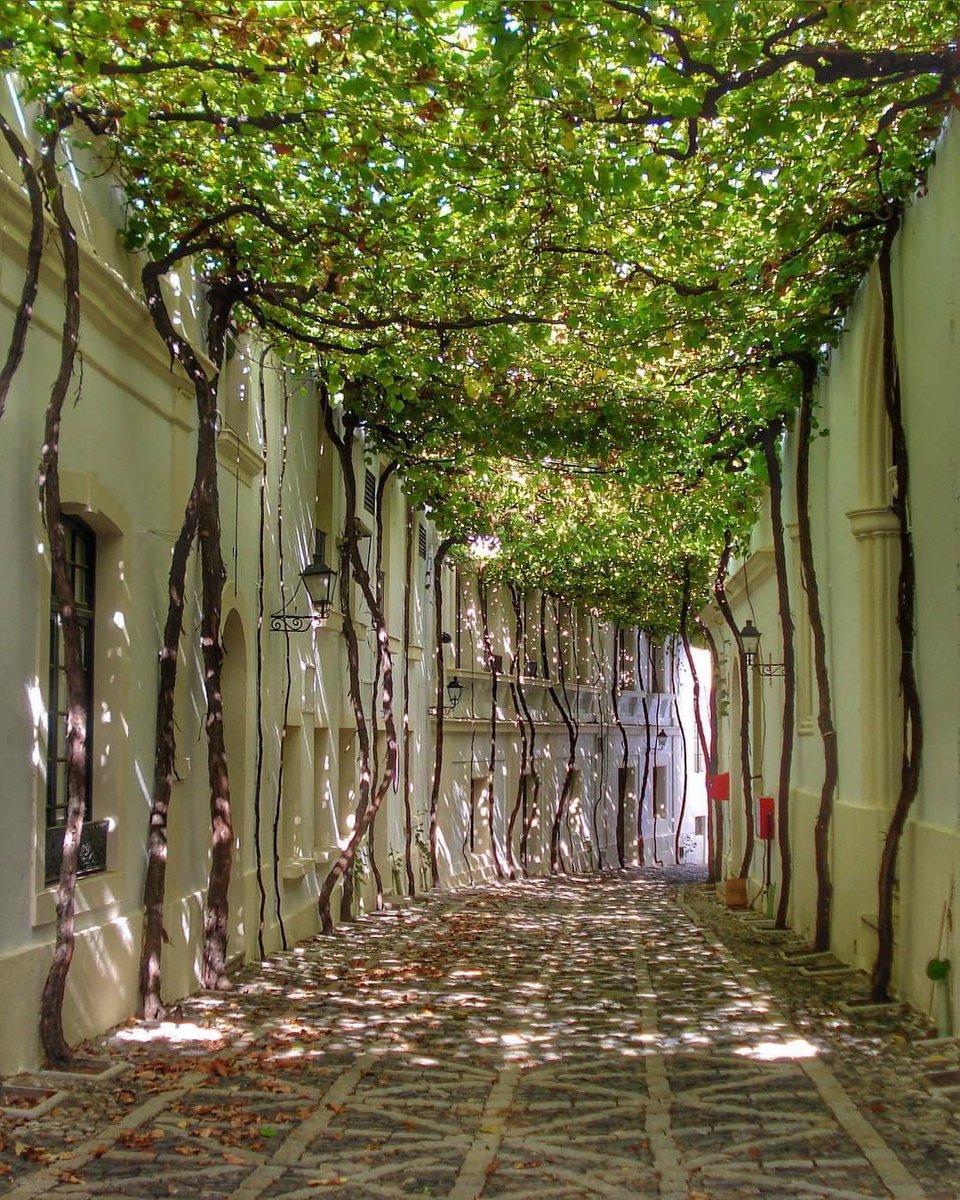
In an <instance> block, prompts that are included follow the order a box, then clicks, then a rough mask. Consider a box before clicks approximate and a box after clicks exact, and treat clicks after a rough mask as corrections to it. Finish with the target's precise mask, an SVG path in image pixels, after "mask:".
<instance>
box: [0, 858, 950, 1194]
mask: <svg viewBox="0 0 960 1200" xmlns="http://www.w3.org/2000/svg"><path fill="white" fill-rule="evenodd" d="M691 878H692V876H691V875H690V874H686V875H684V873H683V872H679V873H678V872H674V873H673V874H672V875H671V874H670V873H667V874H660V875H656V874H654V873H652V872H651V873H645V872H633V873H627V874H623V873H620V874H615V875H604V876H597V877H589V878H580V877H578V878H563V879H552V880H537V881H531V882H526V883H516V884H502V885H499V886H489V887H477V888H472V889H468V890H464V891H461V892H457V893H455V894H452V895H443V896H439V895H438V896H431V897H429V898H427V899H425V900H423V901H420V902H418V903H415V904H410V905H408V906H406V907H404V908H401V909H399V910H396V911H393V912H390V913H386V914H382V915H379V916H371V917H368V918H366V919H364V920H362V921H361V922H359V923H357V924H356V925H354V926H352V927H350V928H346V929H341V930H340V931H338V933H337V935H336V936H335V937H333V938H327V939H323V938H318V939H315V940H313V941H311V942H308V943H304V944H302V945H300V946H298V947H297V948H296V949H295V950H293V951H291V952H290V953H286V954H278V955H275V956H274V957H273V958H271V959H270V960H269V961H268V962H266V963H264V964H262V965H261V966H258V967H256V968H249V969H247V970H246V971H245V972H244V973H243V975H242V976H241V977H240V980H239V983H238V987H237V988H236V990H234V991H233V992H230V993H226V994H219V995H210V994H206V995H201V996H197V997H195V998H193V999H192V1000H190V1001H188V1002H185V1003H184V1005H183V1007H182V1013H181V1014H179V1019H178V1021H177V1022H171V1023H166V1024H162V1025H160V1026H158V1027H155V1028H145V1027H143V1026H137V1025H135V1024H130V1025H129V1026H126V1027H124V1028H121V1029H119V1030H117V1031H115V1032H114V1034H113V1035H112V1036H111V1037H109V1038H106V1039H104V1040H103V1041H102V1042H100V1043H98V1044H97V1045H95V1046H92V1047H90V1048H88V1053H90V1054H92V1055H98V1056H101V1057H107V1058H109V1059H111V1060H114V1062H115V1064H119V1063H120V1062H121V1061H123V1062H127V1063H129V1064H130V1065H129V1066H128V1067H127V1068H126V1069H125V1070H124V1071H123V1073H122V1074H115V1075H113V1076H112V1077H109V1078H97V1077H96V1076H95V1075H94V1074H89V1075H88V1076H87V1077H81V1078H79V1079H78V1078H76V1077H75V1078H73V1079H72V1080H70V1081H69V1082H68V1083H65V1084H64V1085H63V1086H64V1087H65V1088H66V1089H67V1091H68V1093H69V1094H68V1097H67V1098H66V1099H64V1100H61V1101H60V1102H59V1103H58V1104H57V1105H56V1106H55V1107H54V1108H53V1109H52V1110H51V1111H49V1112H48V1113H47V1114H46V1115H45V1116H40V1117H37V1118H34V1119H25V1118H24V1119H17V1118H10V1119H4V1120H3V1124H2V1125H0V1143H2V1149H0V1175H2V1178H0V1194H3V1195H6V1196H9V1197H16V1198H17V1200H26V1198H27V1197H36V1196H71V1197H75V1198H77V1200H85V1198H87V1197H98V1198H101V1200H110V1198H114V1197H120V1196H124V1197H159V1196H175V1195H180V1196H195V1197H211V1198H212V1197H217V1198H220V1197H224V1198H225V1197H233V1198H234V1200H274V1198H277V1200H278V1198H280V1197H289V1198H308V1197H316V1196H324V1197H332V1198H338V1200H343V1198H348V1197H349V1198H357V1197H371V1198H383V1197H385V1198H392V1197H410V1196H437V1197H450V1198H452V1200H467V1198H469V1197H478V1196H480V1195H483V1196H484V1197H497V1198H504V1200H507V1198H510V1200H520V1198H521V1197H530V1198H531V1200H534V1198H536V1200H542V1198H546V1197H551V1198H553V1200H573V1198H574V1197H609V1198H611V1200H617V1198H620V1197H645V1196H649V1197H666V1198H671V1200H680V1198H686V1200H697V1198H700V1200H702V1198H704V1197H737V1198H739V1197H747V1196H774V1197H798V1198H803V1200H814V1198H816V1197H839V1198H843V1200H866V1198H868V1197H885V1196H894V1197H898V1198H900V1200H912V1198H920V1197H929V1198H930V1200H946V1198H947V1197H951V1198H952V1197H957V1196H960V1121H958V1119H957V1117H955V1115H954V1103H953V1099H952V1098H951V1093H950V1092H949V1091H948V1090H947V1091H944V1090H938V1088H937V1086H936V1085H937V1084H938V1083H939V1084H949V1083H950V1080H951V1078H952V1076H951V1074H950V1072H951V1071H953V1072H956V1078H957V1079H960V1052H958V1049H957V1044H956V1043H955V1042H954V1041H931V1040H929V1030H927V1029H926V1028H925V1027H924V1026H923V1023H922V1022H921V1021H920V1020H919V1019H918V1018H916V1017H914V1016H911V1015H910V1014H909V1013H905V1012H902V1011H900V1010H894V1011H893V1012H892V1013H889V1014H884V1015H882V1016H878V1017H875V1016H872V1015H869V1014H864V1015H862V1016H859V1017H857V1018H852V1017H848V1016H845V1015H844V1014H843V1013H842V1012H841V1010H840V1009H839V1007H838V1005H839V1001H840V1000H842V999H843V998H844V996H845V995H852V994H856V993H857V992H859V993H860V994H862V993H863V992H864V990H865V980H864V978H863V977H862V976H860V977H857V976H850V975H846V976H844V975H835V976H824V977H815V976H813V975H810V974H806V973H805V972H804V971H801V969H800V967H798V966H797V965H795V963H794V962H793V961H792V960H791V962H787V961H786V960H785V958H784V957H783V954H784V947H785V944H786V945H787V946H788V947H789V945H790V944H791V943H790V939H783V938H782V937H776V936H775V935H771V934H769V933H768V932H766V931H764V930H763V929H762V928H758V923H757V922H756V921H754V920H752V919H751V918H748V917H743V916H735V915H733V914H730V913H728V912H727V911H726V910H724V909H722V908H721V907H720V906H719V905H718V904H717V903H716V900H715V899H714V898H713V894H712V890H711V889H708V888H706V887H705V886H702V885H691V886H686V887H681V886H678V885H679V884H681V883H684V882H686V883H687V884H689V883H690V880H691ZM792 944H793V945H794V946H796V943H792ZM794 957H796V956H794ZM816 965H818V966H820V965H822V964H816ZM807 969H809V964H808V967H807ZM94 1070H96V1068H95V1067H94V1066H91V1067H90V1071H94ZM36 1078H38V1079H39V1078H40V1077H39V1076H37V1077H36ZM45 1078H46V1081H47V1083H48V1085H49V1086H51V1087H52V1086H54V1083H55V1081H52V1080H51V1079H50V1077H45Z"/></svg>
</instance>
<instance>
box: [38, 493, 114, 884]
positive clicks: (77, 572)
mask: <svg viewBox="0 0 960 1200" xmlns="http://www.w3.org/2000/svg"><path fill="white" fill-rule="evenodd" d="M63 531H64V536H65V538H66V553H67V569H68V571H69V573H70V579H71V582H72V584H73V594H74V598H75V601H76V608H77V621H78V623H79V625H80V656H81V665H82V667H83V673H84V679H85V682H86V708H87V714H88V719H87V807H86V813H85V815H84V822H85V823H86V822H88V821H89V820H90V818H91V817H92V815H93V789H92V787H91V784H92V764H93V745H92V733H93V722H92V721H91V720H90V713H91V710H92V701H93V626H94V602H95V594H94V580H95V574H96V537H95V536H94V534H93V532H92V531H91V530H90V529H88V528H87V526H86V525H84V524H83V523H82V522H80V521H78V520H75V519H74V518H71V517H65V518H64V520H63ZM47 711H48V713H49V716H48V726H47V804H46V826H47V834H46V870H45V875H46V880H47V882H48V883H49V882H51V881H53V880H55V879H56V878H57V876H58V874H59V870H60V855H61V853H62V847H63V829H64V825H65V824H66V820H67V739H66V728H67V680H66V671H65V669H64V662H63V637H62V634H61V631H60V616H59V610H58V604H57V596H56V591H55V589H54V588H53V587H52V586H51V596H50V695H49V704H48V710H47ZM94 832H95V831H94V830H92V829H91V830H90V832H89V833H88V832H87V830H86V828H85V830H84V833H85V834H86V836H85V838H84V839H83V841H82V843H81V853H80V865H79V870H78V873H79V874H90V873H91V872H93V871H98V870H103V869H104V865H105V863H104V855H105V849H104V854H100V853H98V852H97V848H96V846H94V845H92V844H91V842H90V837H91V835H92V834H94ZM94 840H96V838H95V839H94ZM104 844H105V838H104Z"/></svg>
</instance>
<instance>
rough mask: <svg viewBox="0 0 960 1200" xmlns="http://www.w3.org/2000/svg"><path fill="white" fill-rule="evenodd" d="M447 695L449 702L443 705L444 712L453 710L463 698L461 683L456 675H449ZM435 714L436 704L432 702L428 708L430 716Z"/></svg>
mask: <svg viewBox="0 0 960 1200" xmlns="http://www.w3.org/2000/svg"><path fill="white" fill-rule="evenodd" d="M447 696H448V697H449V699H450V703H449V704H445V705H444V706H443V711H444V712H445V713H450V712H453V710H454V709H455V708H456V707H457V705H458V704H459V703H460V701H461V699H462V698H463V684H462V683H461V682H460V680H459V679H458V678H457V676H456V675H451V676H450V681H449V683H448V684H447ZM436 715H437V706H436V705H435V704H434V705H432V706H431V708H430V716H431V717H435V716H436Z"/></svg>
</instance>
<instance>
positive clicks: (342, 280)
mask: <svg viewBox="0 0 960 1200" xmlns="http://www.w3.org/2000/svg"><path fill="white" fill-rule="evenodd" d="M958 28H960V13H958V5H957V3H956V0H871V2H870V3H865V2H858V0H824V2H823V3H813V2H811V0H679V2H677V3H673V4H667V3H660V2H653V3H648V4H644V3H628V2H626V0H623V2H621V0H564V2H563V3H550V2H547V0H542V2H540V0H520V2H518V3H515V4H506V3H500V2H495V0H459V2H456V3H439V2H436V0H409V2H408V3H406V4H402V5H401V4H391V3H380V2H375V3H366V4H364V3H355V2H353V0H351V2H349V3H348V2H346V0H309V2H306V0H303V2H301V0H244V2H243V3H234V2H232V0H216V2H213V3H204V4H197V3H195V0H169V2H163V3H161V2H160V0H123V2H122V3H121V2H120V0H0V61H2V65H3V67H4V69H5V70H7V71H9V72H11V73H12V75H11V78H12V79H13V80H14V81H15V82H14V86H15V87H16V88H17V90H18V92H19V98H20V101H21V103H24V104H28V105H29V106H30V108H29V112H30V114H31V117H32V119H34V120H35V121H36V123H37V125H38V127H39V130H40V131H41V132H42V133H47V134H48V136H49V135H50V134H51V133H52V132H55V131H57V130H64V131H67V135H68V137H69V140H70V141H71V142H72V143H73V144H74V145H77V144H78V143H80V142H83V141H86V142H88V143H89V144H90V154H88V155H87V158H86V159H84V160H83V161H87V159H89V161H92V162H96V163H97V164H99V165H100V167H101V168H102V165H103V164H105V163H106V164H109V165H110V166H111V167H112V168H113V169H114V170H115V171H116V172H117V173H118V175H119V177H120V178H121V180H122V182H123V185H124V191H125V196H126V223H125V228H124V237H125V239H126V242H127V244H128V246H129V247H130V248H131V249H138V250H143V251H145V252H146V253H147V254H148V255H149V256H151V257H152V258H154V259H155V260H157V261H158V262H161V263H162V264H164V265H165V266H166V265H169V266H171V267H172V266H173V265H175V264H176V263H177V262H179V261H181V260H182V259H184V258H189V259H191V260H192V262H193V264H194V266H195V269H197V270H199V271H200V272H201V273H202V274H203V275H204V276H205V277H206V278H207V280H208V281H209V282H210V283H211V284H213V285H214V286H216V287H220V288H224V289H227V290H228V291H229V294H230V296H231V298H232V300H233V304H234V317H235V320H236V321H237V322H238V323H244V324H249V325H252V326H254V327H257V328H259V329H260V330H261V331H262V332H263V333H264V334H265V335H266V336H267V337H268V338H270V339H272V340H274V341H275V342H276V343H277V344H278V346H280V347H281V348H282V349H283V351H284V352H285V353H286V354H288V355H290V356H292V357H293V358H294V359H299V360H301V365H306V366H308V367H309V369H311V370H313V371H316V373H317V375H318V380H319V384H320V389H319V390H320V394H321V395H324V396H328V395H336V394H342V395H343V397H344V403H345V404H346V405H348V406H349V407H351V408H352V409H353V410H354V411H355V412H356V413H357V415H358V416H359V418H360V419H361V421H362V422H363V424H364V426H365V427H366V429H367V431H368V436H369V437H370V439H371V441H372V444H373V445H375V446H376V447H377V448H379V449H381V450H383V451H384V452H386V453H388V454H390V455H392V456H394V457H396V458H397V459H398V460H399V462H400V464H401V468H402V470H403V472H404V475H405V479H406V487H407V489H408V492H409V493H410V494H411V495H412V496H413V498H414V499H416V500H418V501H421V502H423V503H425V504H427V505H429V508H430V511H431V514H432V515H433V516H434V518H435V519H436V521H437V522H438V524H439V525H440V527H441V529H443V530H444V531H445V532H448V533H451V534H455V535H459V536H462V537H466V536H469V535H477V534H480V535H495V537H496V538H497V545H498V547H499V550H498V553H497V555H496V556H495V557H494V558H493V559H492V560H491V561H490V563H489V565H488V568H487V569H489V570H491V571H495V572H497V573H498V574H499V575H500V577H502V578H503V579H504V580H506V581H510V582H516V583H518V584H519V585H521V586H525V587H526V586H538V587H545V588H547V589H549V590H550V591H552V592H555V593H557V594H560V595H563V596H564V597H566V598H568V599H571V600H577V601H581V602H584V603H587V604H591V605H594V606H596V607H597V608H598V609H599V610H601V611H602V612H604V613H606V614H609V615H611V616H616V617H619V618H623V619H630V620H636V621H639V622H640V623H642V624H644V625H646V626H648V627H650V628H653V629H657V630H659V631H667V630H669V629H670V628H674V627H675V625H676V621H677V617H678V613H679V610H680V600H681V594H682V590H683V588H684V586H685V584H684V581H685V579H686V578H687V577H688V576H690V577H691V578H692V585H693V590H694V598H696V596H697V593H698V590H700V589H702V588H703V587H704V586H705V584H706V580H707V578H708V575H709V571H710V568H711V565H712V564H713V563H715V561H716V558H717V556H718V554H719V551H720V549H721V547H722V545H723V542H724V536H725V532H726V531H727V530H728V529H729V530H731V531H732V532H733V534H734V535H735V536H736V535H738V534H742V533H743V532H744V531H745V530H746V529H748V528H749V526H750V524H751V523H752V520H753V515H754V512H755V506H756V502H757V495H758V489H759V486H760V484H761V482H762V470H763V468H762V463H761V462H759V461H758V459H759V458H760V457H761V456H759V455H758V454H757V452H756V444H757V441H758V439H759V437H760V435H761V434H762V433H763V432H764V431H766V430H768V429H769V428H770V427H771V426H774V427H779V426H780V425H782V424H784V423H786V422H788V421H789V420H790V417H791V414H792V412H793V410H794V408H795V407H796V402H797V395H798V389H799V378H800V374H799V369H798V367H799V365H800V364H802V363H803V362H805V361H809V360H810V358H811V357H818V356H820V355H822V353H823V348H824V347H825V346H827V345H829V343H830V342H831V341H833V340H834V339H835V337H836V335H837V332H838V330H839V328H840V325H841V322H842V319H843V314H844V312H845V310H846V308H847V306H848V305H849V303H850V300H851V298H852V295H853V293H854V290H855V289H856V287H857V285H858V281H859V280H860V278H861V277H862V275H863V273H864V271H865V269H866V267H867V266H868V264H869V262H870V260H871V257H872V256H873V254H874V253H875V250H876V247H877V244H878V241H879V238H880V236H881V234H882V230H883V228H884V225H885V224H886V223H887V222H888V221H889V220H890V219H891V218H892V217H893V215H894V214H895V213H896V212H897V211H898V209H899V207H901V206H902V205H903V204H904V203H905V202H907V201H908V200H909V198H910V196H911V195H912V194H913V193H914V192H915V191H916V190H917V189H918V188H919V187H922V183H923V178H924V173H925V171H926V169H927V167H928V166H929V163H930V160H931V157H932V154H933V152H934V146H935V139H936V136H937V133H938V131H939V129H940V127H941V125H942V122H943V120H944V118H945V115H946V113H947V111H948V109H949V108H950V107H951V105H953V104H954V102H955V98H956V83H957V78H958V75H960V55H958V48H957V31H958Z"/></svg>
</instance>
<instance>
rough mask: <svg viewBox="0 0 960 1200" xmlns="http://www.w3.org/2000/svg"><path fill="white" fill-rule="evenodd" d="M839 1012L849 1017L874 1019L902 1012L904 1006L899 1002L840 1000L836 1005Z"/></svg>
mask: <svg viewBox="0 0 960 1200" xmlns="http://www.w3.org/2000/svg"><path fill="white" fill-rule="evenodd" d="M837 1007H838V1008H839V1009H840V1011H841V1012H845V1013H846V1014H847V1015H848V1016H851V1017H857V1016H860V1017H874V1016H881V1015H884V1014H890V1015H892V1014H893V1013H899V1012H903V1009H904V1006H903V1005H902V1004H901V1003H900V1001H899V1000H885V1001H873V1000H868V1001H860V1002H858V1001H856V1000H841V1001H840V1003H839V1004H838V1005H837Z"/></svg>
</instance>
